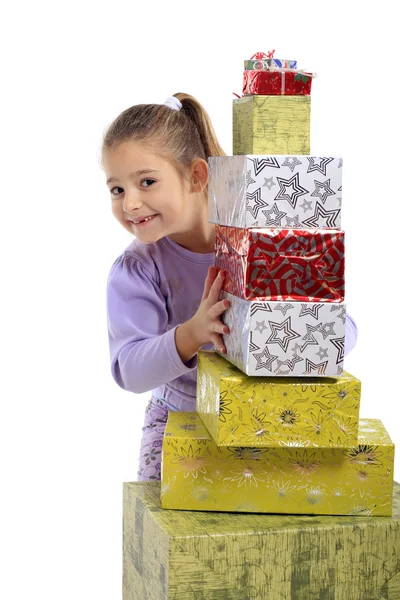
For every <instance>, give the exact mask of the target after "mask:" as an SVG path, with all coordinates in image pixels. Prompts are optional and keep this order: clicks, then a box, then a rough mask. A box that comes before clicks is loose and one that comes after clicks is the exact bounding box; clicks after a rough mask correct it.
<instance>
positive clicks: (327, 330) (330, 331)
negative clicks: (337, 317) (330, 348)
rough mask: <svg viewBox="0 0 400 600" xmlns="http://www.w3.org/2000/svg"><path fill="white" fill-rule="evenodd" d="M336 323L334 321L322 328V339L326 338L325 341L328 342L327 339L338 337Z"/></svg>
mask: <svg viewBox="0 0 400 600" xmlns="http://www.w3.org/2000/svg"><path fill="white" fill-rule="evenodd" d="M334 325H335V323H334V322H333V321H332V322H331V323H324V324H323V325H322V327H321V333H322V337H323V338H324V340H326V338H327V337H328V336H329V335H336V333H335V331H334V329H333V327H334Z"/></svg>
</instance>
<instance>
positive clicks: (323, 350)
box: [315, 340, 332, 360]
mask: <svg viewBox="0 0 400 600" xmlns="http://www.w3.org/2000/svg"><path fill="white" fill-rule="evenodd" d="M331 341H332V340H331ZM315 354H316V355H317V356H319V358H320V359H321V360H322V359H323V358H329V357H328V348H321V346H320V347H319V350H318V352H316V353H315Z"/></svg>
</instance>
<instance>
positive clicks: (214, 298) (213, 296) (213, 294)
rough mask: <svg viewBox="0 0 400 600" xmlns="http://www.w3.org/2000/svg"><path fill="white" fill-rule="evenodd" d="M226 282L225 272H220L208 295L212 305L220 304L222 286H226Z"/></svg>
mask: <svg viewBox="0 0 400 600" xmlns="http://www.w3.org/2000/svg"><path fill="white" fill-rule="evenodd" d="M224 280H225V271H222V270H221V271H219V273H218V275H217V276H216V277H215V279H214V282H213V284H212V286H211V288H210V293H209V294H208V298H209V300H210V303H211V304H215V303H216V302H218V299H219V295H220V293H221V290H222V286H223V285H224Z"/></svg>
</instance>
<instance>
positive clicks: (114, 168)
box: [103, 142, 205, 244]
mask: <svg viewBox="0 0 400 600" xmlns="http://www.w3.org/2000/svg"><path fill="white" fill-rule="evenodd" d="M203 162H205V161H203ZM103 165H104V171H105V174H106V177H107V186H108V188H109V190H110V193H111V201H112V212H113V214H114V216H115V218H116V219H117V221H119V223H121V225H122V226H123V227H124V228H125V229H126V230H127V231H129V233H132V234H133V235H134V236H135V237H136V238H137V239H138V240H139V241H140V242H143V243H145V244H149V243H152V242H156V241H157V240H159V239H161V238H163V237H164V236H170V237H172V238H174V237H175V238H176V240H177V241H178V239H180V238H181V237H182V236H185V235H186V234H188V233H189V232H190V231H193V228H194V227H195V226H196V214H198V208H197V206H198V202H199V200H198V198H196V196H197V194H195V193H191V189H190V187H189V185H188V184H186V183H184V184H182V182H181V179H180V177H179V174H178V172H177V171H176V169H175V168H174V167H173V166H172V165H171V163H169V162H168V161H167V160H165V159H163V158H161V157H159V156H157V155H156V154H153V153H151V152H148V151H146V149H145V146H144V145H142V144H140V143H139V142H124V143H122V144H121V145H120V146H119V147H118V148H117V149H116V150H113V151H107V152H105V153H104V156H103ZM203 169H204V166H203ZM196 200H197V203H196Z"/></svg>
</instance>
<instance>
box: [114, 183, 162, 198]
mask: <svg viewBox="0 0 400 600" xmlns="http://www.w3.org/2000/svg"><path fill="white" fill-rule="evenodd" d="M145 181H147V182H149V181H150V185H144V182H145ZM153 183H155V180H154V179H142V181H141V182H140V184H141V185H143V187H150V186H151V185H152V184H153ZM114 190H122V188H120V187H118V186H116V187H114V188H112V189H111V190H110V193H111V196H113V197H114V198H116V197H117V196H119V194H114ZM122 191H123V190H122Z"/></svg>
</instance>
